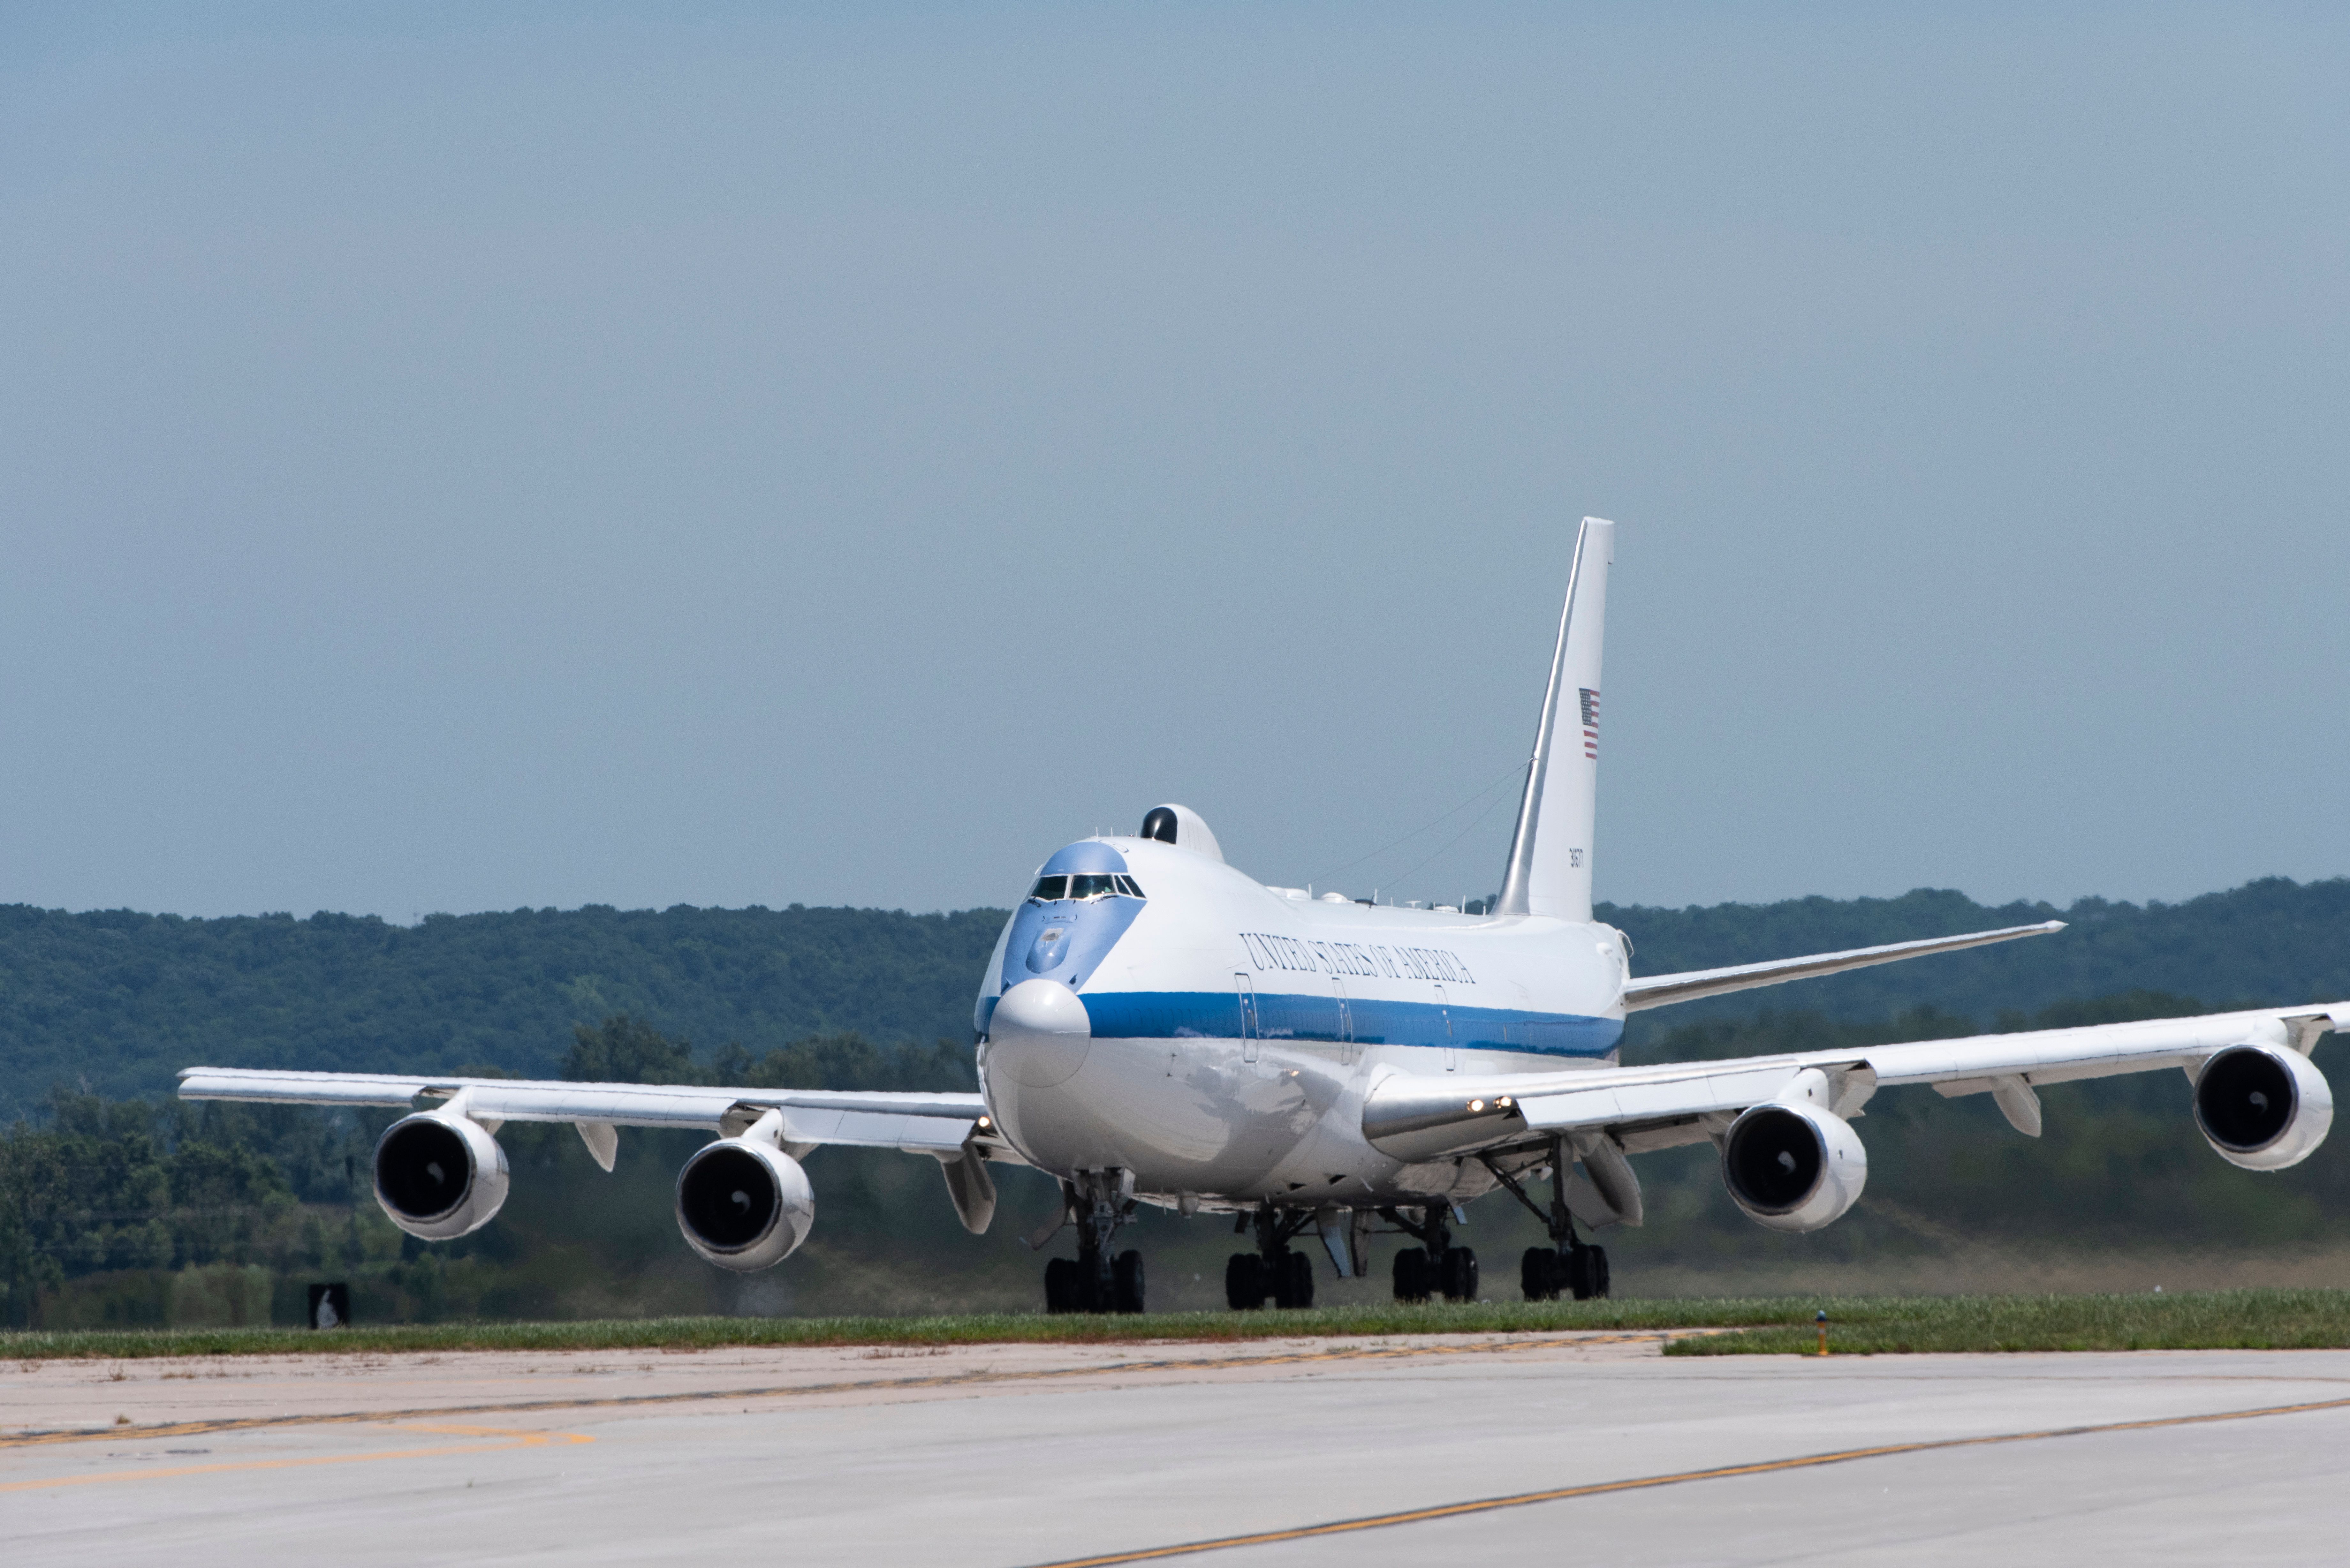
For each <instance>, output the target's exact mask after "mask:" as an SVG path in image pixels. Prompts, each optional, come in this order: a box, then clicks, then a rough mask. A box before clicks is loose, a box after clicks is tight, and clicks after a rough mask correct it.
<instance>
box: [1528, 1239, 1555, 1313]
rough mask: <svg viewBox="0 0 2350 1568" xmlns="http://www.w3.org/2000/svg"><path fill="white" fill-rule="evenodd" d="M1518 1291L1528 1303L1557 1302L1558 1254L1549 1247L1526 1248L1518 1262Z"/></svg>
mask: <svg viewBox="0 0 2350 1568" xmlns="http://www.w3.org/2000/svg"><path fill="white" fill-rule="evenodd" d="M1518 1289H1519V1290H1521V1291H1523V1292H1524V1293H1525V1297H1526V1300H1528V1301H1530V1302H1555V1301H1556V1300H1558V1252H1557V1251H1556V1250H1555V1248H1550V1247H1528V1248H1527V1249H1526V1253H1525V1256H1524V1257H1523V1258H1521V1259H1519V1260H1518Z"/></svg>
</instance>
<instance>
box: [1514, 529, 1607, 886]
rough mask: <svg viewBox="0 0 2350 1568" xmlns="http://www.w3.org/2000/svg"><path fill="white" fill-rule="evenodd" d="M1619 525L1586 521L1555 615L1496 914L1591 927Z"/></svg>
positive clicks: (1577, 540) (1577, 537)
mask: <svg viewBox="0 0 2350 1568" xmlns="http://www.w3.org/2000/svg"><path fill="white" fill-rule="evenodd" d="M1615 556H1616V524H1613V523H1610V522H1607V520H1606V519H1604V518H1599V517H1586V518H1585V519H1584V520H1583V526H1582V529H1581V531H1580V532H1579V533H1578V534H1577V535H1575V564H1574V566H1573V567H1572V568H1571V569H1570V570H1569V572H1568V574H1567V584H1566V603H1565V607H1563V608H1562V609H1561V610H1560V612H1559V620H1558V643H1557V645H1556V647H1555V649H1553V651H1552V654H1551V667H1550V684H1549V687H1548V688H1547V689H1546V690H1545V691H1544V693H1543V708H1542V720H1541V722H1540V723H1539V724H1537V725H1536V726H1535V730H1534V755H1533V757H1532V758H1531V759H1530V760H1529V762H1528V763H1527V768H1526V787H1525V794H1524V795H1523V798H1522V799H1521V800H1520V801H1519V803H1518V827H1517V833H1516V835H1515V836H1513V838H1512V840H1511V842H1510V859H1509V864H1508V867H1506V868H1505V869H1504V871H1503V876H1502V894H1501V897H1500V898H1498V899H1497V900H1496V901H1495V903H1494V906H1493V912H1494V913H1495V914H1497V915H1549V916H1553V917H1555V918H1556V919H1563V920H1588V919H1591V849H1592V845H1591V839H1592V829H1593V826H1594V824H1595V821H1596V815H1597V807H1598V798H1599V654H1600V647H1601V644H1602V642H1603V641H1604V640H1605V639H1606V635H1607V567H1608V565H1609V563H1611V562H1612V561H1613V560H1614V559H1615Z"/></svg>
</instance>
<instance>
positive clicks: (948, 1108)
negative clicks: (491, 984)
mask: <svg viewBox="0 0 2350 1568" xmlns="http://www.w3.org/2000/svg"><path fill="white" fill-rule="evenodd" d="M461 1096H462V1097H463V1106H464V1111H465V1114H466V1115H467V1116H471V1117H473V1119H474V1120H476V1121H480V1122H483V1123H485V1124H488V1125H492V1126H495V1125H496V1124H499V1123H504V1122H569V1123H571V1124H572V1125H573V1126H575V1127H580V1128H582V1129H583V1130H582V1132H581V1135H580V1136H581V1137H583V1138H585V1139H586V1140H587V1147H588V1148H589V1150H590V1151H591V1152H593V1153H594V1154H595V1156H596V1158H597V1162H598V1164H600V1165H602V1166H603V1167H604V1168H605V1169H607V1170H609V1169H611V1168H612V1160H611V1158H609V1155H608V1149H610V1148H611V1147H614V1145H613V1143H612V1141H611V1140H610V1139H608V1138H607V1137H604V1136H603V1135H604V1134H605V1133H608V1132H609V1130H610V1129H612V1128H614V1127H684V1128H691V1129H694V1130H698V1131H702V1132H714V1133H720V1134H723V1135H724V1136H726V1137H735V1136H737V1135H739V1134H740V1133H741V1132H742V1131H743V1128H745V1127H750V1126H751V1125H752V1124H754V1122H757V1121H758V1120H759V1119H760V1118H761V1117H762V1116H765V1115H766V1114H767V1113H768V1112H769V1111H775V1112H779V1113H780V1114H781V1118H782V1124H783V1125H782V1129H781V1137H780V1141H781V1143H782V1145H783V1146H784V1147H787V1148H789V1147H801V1148H816V1147H821V1146H823V1145H826V1144H844V1145H848V1146H851V1147H860V1148H896V1149H903V1150H905V1151H907V1152H908V1153H910V1154H933V1155H939V1156H941V1157H952V1156H954V1155H957V1154H959V1153H962V1152H963V1151H965V1150H971V1151H973V1152H976V1153H978V1154H979V1155H980V1156H981V1157H982V1158H986V1159H993V1160H1009V1161H1013V1162H1014V1163H1020V1157H1019V1156H1018V1155H1017V1154H1015V1153H1014V1152H1013V1149H1012V1146H1011V1145H1010V1144H1008V1143H1006V1142H1005V1141H1004V1140H1003V1137H1001V1136H999V1135H997V1134H996V1132H995V1130H994V1127H993V1124H992V1123H990V1122H989V1120H988V1116H987V1106H986V1105H985V1103H984V1102H983V1101H982V1100H981V1098H980V1097H979V1096H977V1095H958V1094H937V1095H909V1094H881V1093H863V1092H841V1091H836V1090H828V1089H730V1088H703V1087H700V1086H698V1085H682V1084H574V1083H567V1082H564V1081H560V1080H534V1079H526V1078H459V1077H434V1076H432V1075H424V1074H414V1075H400V1074H387V1073H296V1072H280V1071H276V1070H275V1069H271V1068H247V1067H190V1068H188V1069H187V1070H186V1071H184V1072H182V1074H181V1075H180V1097H181V1098H182V1099H183V1100H253V1101H265V1102H271V1103H275V1104H278V1105H296V1106H400V1107H403V1108H412V1107H414V1106H415V1105H416V1103H417V1102H418V1101H420V1100H440V1101H444V1102H446V1101H455V1100H457V1099H459V1098H460V1097H461ZM587 1129H600V1130H587Z"/></svg>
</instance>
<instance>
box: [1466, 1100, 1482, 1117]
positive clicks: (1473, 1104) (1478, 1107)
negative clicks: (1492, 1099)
mask: <svg viewBox="0 0 2350 1568" xmlns="http://www.w3.org/2000/svg"><path fill="white" fill-rule="evenodd" d="M1484 1108H1485V1102H1484V1101H1482V1100H1471V1101H1470V1102H1469V1112H1470V1114H1471V1116H1474V1115H1475V1114H1476V1113H1477V1112H1479V1111H1482V1110H1483V1109H1484Z"/></svg>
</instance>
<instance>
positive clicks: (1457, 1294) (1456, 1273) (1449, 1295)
mask: <svg viewBox="0 0 2350 1568" xmlns="http://www.w3.org/2000/svg"><path fill="white" fill-rule="evenodd" d="M1444 1299H1445V1300H1446V1301H1452V1302H1473V1301H1475V1300H1476V1299H1477V1254H1476V1253H1475V1252H1473V1251H1470V1250H1469V1249H1468V1248H1466V1247H1453V1248H1450V1249H1448V1250H1447V1251H1446V1252H1445V1254H1444Z"/></svg>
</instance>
